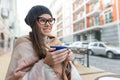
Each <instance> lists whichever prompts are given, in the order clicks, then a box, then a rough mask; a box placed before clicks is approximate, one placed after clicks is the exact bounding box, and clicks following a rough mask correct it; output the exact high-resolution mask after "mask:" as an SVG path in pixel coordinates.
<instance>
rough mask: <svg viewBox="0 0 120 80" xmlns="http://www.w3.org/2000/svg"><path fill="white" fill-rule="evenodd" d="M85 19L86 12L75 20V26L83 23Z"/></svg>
mask: <svg viewBox="0 0 120 80" xmlns="http://www.w3.org/2000/svg"><path fill="white" fill-rule="evenodd" d="M84 19H85V12H81V13H79V14H78V16H77V18H76V19H74V21H73V24H74V23H78V22H82V21H84Z"/></svg>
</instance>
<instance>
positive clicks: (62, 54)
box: [44, 48, 69, 66]
mask: <svg viewBox="0 0 120 80" xmlns="http://www.w3.org/2000/svg"><path fill="white" fill-rule="evenodd" d="M68 53H69V50H67V49H61V50H57V51H55V49H54V48H51V49H50V50H48V53H47V54H46V57H45V59H44V63H46V64H47V65H49V66H53V65H55V64H58V63H61V62H63V61H65V60H66V57H67V56H68Z"/></svg>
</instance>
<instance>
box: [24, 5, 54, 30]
mask: <svg viewBox="0 0 120 80" xmlns="http://www.w3.org/2000/svg"><path fill="white" fill-rule="evenodd" d="M42 14H49V15H50V16H51V17H52V14H51V12H50V10H49V9H48V8H47V7H45V6H43V5H36V6H33V7H32V8H31V9H30V10H29V12H28V14H27V16H26V18H25V22H26V24H28V25H29V26H30V27H31V28H33V26H34V24H35V20H36V19H37V17H38V16H40V15H42Z"/></svg>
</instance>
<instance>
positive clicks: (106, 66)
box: [85, 56, 120, 74]
mask: <svg viewBox="0 0 120 80" xmlns="http://www.w3.org/2000/svg"><path fill="white" fill-rule="evenodd" d="M85 62H86V59H85ZM89 64H90V66H95V67H97V68H100V69H103V70H105V71H109V72H112V73H116V74H120V58H117V59H108V58H106V57H103V56H89Z"/></svg>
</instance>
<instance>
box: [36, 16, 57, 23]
mask: <svg viewBox="0 0 120 80" xmlns="http://www.w3.org/2000/svg"><path fill="white" fill-rule="evenodd" d="M38 22H39V23H40V24H46V23H47V22H48V23H49V24H54V23H55V18H50V19H45V18H43V17H38Z"/></svg>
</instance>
